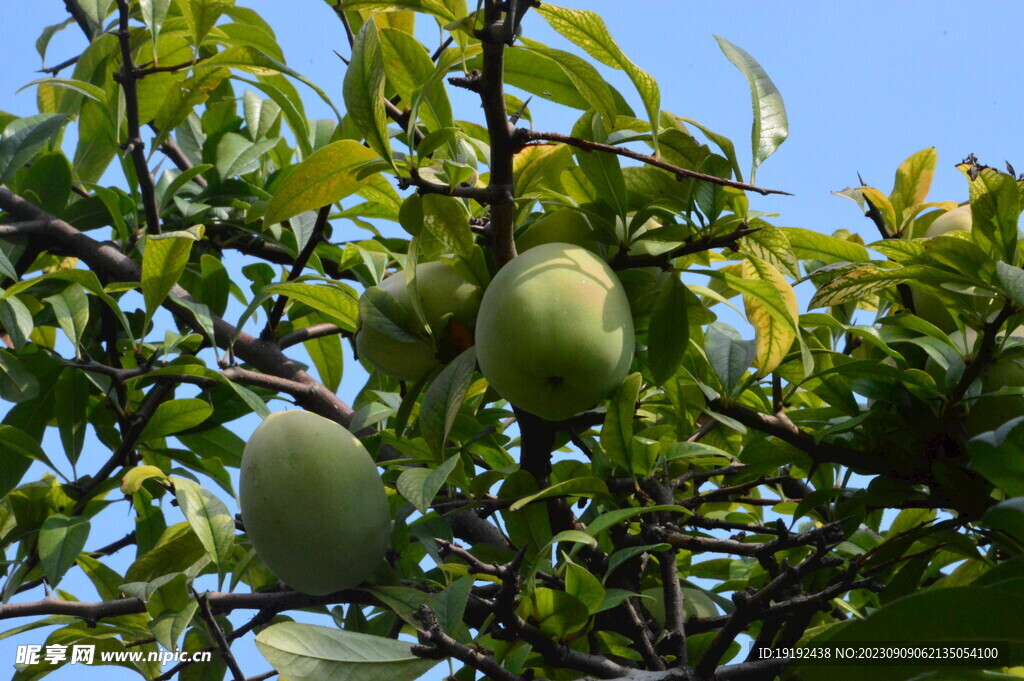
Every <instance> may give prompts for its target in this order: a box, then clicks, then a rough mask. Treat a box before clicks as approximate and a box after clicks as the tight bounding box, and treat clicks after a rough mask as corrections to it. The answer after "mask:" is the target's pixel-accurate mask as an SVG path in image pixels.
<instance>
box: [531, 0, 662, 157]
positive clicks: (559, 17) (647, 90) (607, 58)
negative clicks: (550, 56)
mask: <svg viewBox="0 0 1024 681" xmlns="http://www.w3.org/2000/svg"><path fill="white" fill-rule="evenodd" d="M537 11H538V12H540V14H541V16H543V17H544V19H545V20H546V21H547V22H548V24H549V25H550V26H551V28H553V29H555V30H556V31H558V32H559V33H561V34H562V35H563V36H565V37H566V38H568V39H569V40H571V41H572V42H573V43H575V44H576V45H578V46H579V47H581V48H583V49H584V50H586V52H587V54H589V55H590V56H591V57H593V58H594V59H597V60H598V61H599V62H601V63H602V64H605V65H606V66H610V67H612V68H613V69H619V70H621V71H625V72H626V75H628V76H629V79H630V80H632V81H633V85H634V86H636V89H637V92H639V93H640V99H641V100H643V103H644V108H645V109H646V110H647V119H648V122H650V124H651V130H652V131H654V132H657V131H658V123H659V120H660V118H661V91H660V89H659V88H658V83H657V81H656V80H654V78H653V77H652V76H651V74H649V73H647V72H646V71H644V70H643V69H641V68H640V67H638V66H637V65H636V64H634V63H633V62H632V61H630V60H629V58H628V57H626V55H625V54H623V52H622V50H621V49H620V48H619V46H618V45H617V44H616V43H615V40H614V39H613V38H612V35H611V33H609V32H608V27H607V26H606V25H605V23H604V19H602V18H601V16H600V15H599V14H597V13H596V12H591V11H589V10H583V9H568V8H565V7H558V6H556V5H551V4H548V3H544V4H543V5H542V6H541V7H540V8H539V9H538V10H537ZM651 144H652V146H653V147H654V154H655V155H656V156H657V155H658V153H659V149H658V135H657V134H655V135H654V136H653V138H652V140H651Z"/></svg>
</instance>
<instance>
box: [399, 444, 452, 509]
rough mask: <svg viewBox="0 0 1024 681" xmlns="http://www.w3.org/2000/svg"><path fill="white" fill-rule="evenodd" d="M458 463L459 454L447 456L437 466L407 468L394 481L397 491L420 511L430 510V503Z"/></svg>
mask: <svg viewBox="0 0 1024 681" xmlns="http://www.w3.org/2000/svg"><path fill="white" fill-rule="evenodd" d="M458 464H459V456H458V455H457V454H456V455H454V456H450V457H448V458H447V459H446V460H445V461H444V463H442V464H441V465H440V466H438V467H437V468H408V469H406V470H404V471H402V474H401V475H399V476H398V481H397V482H396V483H395V485H396V487H397V488H398V493H399V494H401V495H402V496H403V497H405V498H406V499H407V500H408V501H409V503H411V504H412V505H413V506H415V507H416V510H418V511H419V512H420V513H426V512H427V511H428V510H430V504H432V503H433V502H434V497H436V496H437V493H438V492H439V491H440V490H441V487H442V486H443V485H444V483H445V482H446V481H447V480H448V476H449V475H451V473H452V471H453V470H455V467H456V466H457V465H458Z"/></svg>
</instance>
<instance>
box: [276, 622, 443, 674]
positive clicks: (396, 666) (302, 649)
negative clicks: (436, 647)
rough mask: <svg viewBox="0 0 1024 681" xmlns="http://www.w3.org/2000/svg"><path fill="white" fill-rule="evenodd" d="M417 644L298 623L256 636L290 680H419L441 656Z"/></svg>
mask: <svg viewBox="0 0 1024 681" xmlns="http://www.w3.org/2000/svg"><path fill="white" fill-rule="evenodd" d="M413 645H415V644H413V643H410V642H407V641H397V640H394V639H390V638H383V637H380V636H369V635H367V634H357V633H355V632H351V631H344V630H340V629H333V628H330V627H320V626H316V625H312V624H299V623H298V622H281V623H280V624H274V625H272V626H270V627H267V628H266V629H264V630H263V631H261V632H260V633H259V634H258V635H257V636H256V647H257V648H259V651H260V652H261V653H262V654H263V657H265V658H266V659H267V661H268V662H269V663H270V664H271V665H272V666H273V667H274V669H276V670H278V671H279V672H281V674H282V675H283V676H286V677H287V678H288V679H289V681H323V679H328V678H329V679H331V681H370V680H372V679H388V681H415V679H418V678H419V677H420V676H422V675H423V674H425V673H426V672H427V671H428V670H430V669H431V668H432V667H433V666H434V665H435V664H437V662H438V661H437V660H425V659H423V658H421V657H417V656H416V655H414V654H413V653H412V647H413Z"/></svg>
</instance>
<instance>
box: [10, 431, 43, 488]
mask: <svg viewBox="0 0 1024 681" xmlns="http://www.w3.org/2000/svg"><path fill="white" fill-rule="evenodd" d="M0 451H2V452H3V453H4V454H3V457H4V458H3V461H4V465H3V466H0V500H3V499H4V498H5V497H6V496H7V494H8V493H9V492H10V491H11V490H13V489H14V488H15V487H17V486H18V484H19V483H20V482H21V478H22V477H23V476H24V475H25V473H26V472H27V471H28V469H29V467H30V466H31V465H32V460H33V459H37V458H40V457H42V459H45V458H46V455H45V454H44V453H43V450H42V448H41V447H40V446H39V444H38V443H37V442H36V441H35V440H33V439H32V438H30V437H29V436H28V435H26V434H25V433H23V432H22V431H20V430H18V429H17V428H15V427H14V426H0Z"/></svg>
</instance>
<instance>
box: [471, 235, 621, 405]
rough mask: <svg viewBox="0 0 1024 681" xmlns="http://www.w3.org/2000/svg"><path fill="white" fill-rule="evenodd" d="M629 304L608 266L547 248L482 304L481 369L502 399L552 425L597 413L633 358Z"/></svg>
mask: <svg viewBox="0 0 1024 681" xmlns="http://www.w3.org/2000/svg"><path fill="white" fill-rule="evenodd" d="M634 342H635V341H634V338H633V319H632V316H631V314H630V309H629V300H628V299H627V297H626V292H625V290H624V289H623V287H622V284H620V283H619V280H618V277H616V276H615V273H614V272H613V271H612V270H611V268H610V267H608V265H607V263H605V262H604V261H603V260H601V259H600V258H598V257H597V256H596V255H594V254H593V253H591V252H590V251H588V250H586V249H583V248H580V247H579V246H574V245H572V244H562V243H557V244H544V245H542V246H537V247H536V248H532V249H530V250H529V251H528V252H526V253H524V254H523V255H521V256H519V257H517V258H515V259H514V260H512V262H510V263H508V264H507V265H505V267H503V268H502V269H501V270H500V271H499V272H498V274H497V275H496V276H495V277H494V279H493V280H492V281H491V284H490V286H489V287H488V288H487V291H486V292H485V293H484V298H483V301H482V302H481V303H480V315H479V317H478V318H477V328H476V343H477V346H476V347H477V360H478V361H479V363H480V370H481V371H482V372H483V375H484V376H485V377H486V378H487V380H488V381H489V382H490V384H491V386H492V387H493V388H494V389H495V390H497V391H498V394H500V395H501V396H502V397H504V398H505V399H506V400H508V401H509V402H510V403H511V404H513V405H514V406H516V407H519V408H520V409H523V410H525V411H528V412H530V413H532V414H536V415H537V416H540V417H541V418H544V419H548V420H549V421H561V420H564V419H567V418H569V417H570V416H572V415H573V414H577V413H579V412H581V411H583V410H584V409H587V408H589V407H592V406H594V404H596V403H597V402H598V401H600V400H602V399H604V398H605V397H606V396H607V395H608V393H610V392H611V391H612V390H614V389H615V388H616V387H618V385H619V384H620V383H622V380H623V379H624V378H625V376H626V373H627V372H628V371H629V364H630V361H631V360H632V358H633V347H634Z"/></svg>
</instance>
